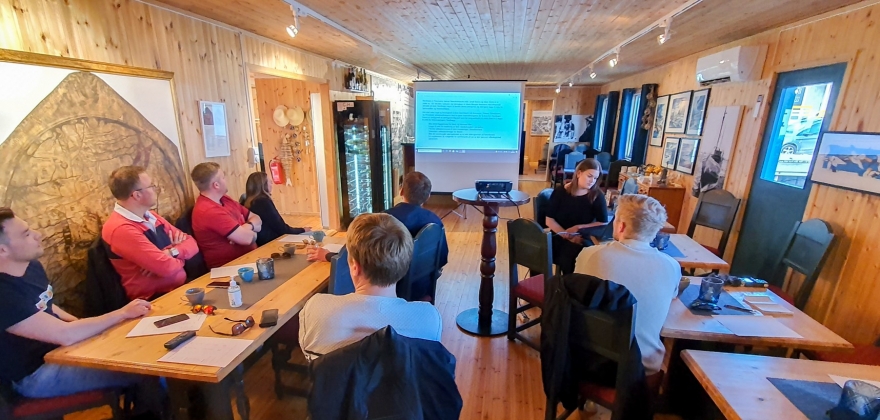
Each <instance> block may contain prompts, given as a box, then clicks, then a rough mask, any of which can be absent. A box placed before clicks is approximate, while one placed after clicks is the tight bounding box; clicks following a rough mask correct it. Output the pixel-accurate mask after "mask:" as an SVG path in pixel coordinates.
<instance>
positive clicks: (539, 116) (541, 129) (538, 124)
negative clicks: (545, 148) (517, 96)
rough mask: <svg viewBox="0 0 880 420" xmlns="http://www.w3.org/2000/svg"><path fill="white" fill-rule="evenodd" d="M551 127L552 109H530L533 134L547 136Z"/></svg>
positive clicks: (531, 131)
mask: <svg viewBox="0 0 880 420" xmlns="http://www.w3.org/2000/svg"><path fill="white" fill-rule="evenodd" d="M552 129H553V111H532V128H531V130H530V133H531V135H533V136H549V135H550V131H552Z"/></svg>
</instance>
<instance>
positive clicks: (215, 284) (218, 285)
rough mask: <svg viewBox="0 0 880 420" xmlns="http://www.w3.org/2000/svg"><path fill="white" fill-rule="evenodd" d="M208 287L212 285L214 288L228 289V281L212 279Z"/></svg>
mask: <svg viewBox="0 0 880 420" xmlns="http://www.w3.org/2000/svg"><path fill="white" fill-rule="evenodd" d="M208 287H213V288H216V289H228V288H229V282H228V281H212V282H210V283H208Z"/></svg>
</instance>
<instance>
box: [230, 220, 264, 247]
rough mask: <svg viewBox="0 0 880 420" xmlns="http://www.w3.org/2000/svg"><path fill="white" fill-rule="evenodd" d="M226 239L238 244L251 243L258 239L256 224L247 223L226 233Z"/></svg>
mask: <svg viewBox="0 0 880 420" xmlns="http://www.w3.org/2000/svg"><path fill="white" fill-rule="evenodd" d="M226 239H229V241H230V242H232V243H236V244H238V245H251V244H253V243H254V242H256V240H257V232H256V231H254V226H252V225H249V224H247V223H245V224H244V225H241V226H239V227H237V228H235V230H233V231H232V232H229V234H228V235H226Z"/></svg>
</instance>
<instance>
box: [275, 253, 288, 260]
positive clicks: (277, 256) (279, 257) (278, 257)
mask: <svg viewBox="0 0 880 420" xmlns="http://www.w3.org/2000/svg"><path fill="white" fill-rule="evenodd" d="M270 257H272V259H275V260H286V259H288V258H290V257H292V255H290V253H288V252H280V253H279V252H273V253H272V255H270Z"/></svg>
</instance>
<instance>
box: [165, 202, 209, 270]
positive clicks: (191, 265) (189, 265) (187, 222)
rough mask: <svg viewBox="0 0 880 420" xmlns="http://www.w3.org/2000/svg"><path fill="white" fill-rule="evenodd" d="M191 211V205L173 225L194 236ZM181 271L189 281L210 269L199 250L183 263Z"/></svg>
mask: <svg viewBox="0 0 880 420" xmlns="http://www.w3.org/2000/svg"><path fill="white" fill-rule="evenodd" d="M192 212H193V208H192V207H190V208H188V209H186V210H185V211H184V212H183V214H181V215H180V217H179V218H178V219H177V221H176V222H175V223H174V227H176V228H178V229H180V231H181V232H183V233H185V234H187V235H189V236H192V237H193V238H195V235H193V228H192ZM183 271H185V272H186V281H187V282H190V281H193V280H195V279H197V278H199V277H201V276H204V275H205V274H208V273H209V272H210V271H211V270H209V269H208V264H206V263H205V258H204V257H203V256H202V252H201V251H199V252H198V253H197V254H196V255H193V256H192V258H190V259H188V260H186V262H184V263H183Z"/></svg>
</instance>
